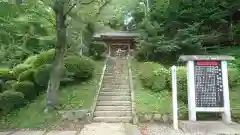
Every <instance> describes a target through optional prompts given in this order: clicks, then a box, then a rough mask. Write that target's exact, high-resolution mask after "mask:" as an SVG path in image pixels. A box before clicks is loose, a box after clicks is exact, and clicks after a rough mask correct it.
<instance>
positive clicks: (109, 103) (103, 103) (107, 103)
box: [97, 101, 131, 106]
mask: <svg viewBox="0 0 240 135" xmlns="http://www.w3.org/2000/svg"><path fill="white" fill-rule="evenodd" d="M126 105H129V106H130V105H131V101H98V102H97V106H126Z"/></svg>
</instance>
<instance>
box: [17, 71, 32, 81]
mask: <svg viewBox="0 0 240 135" xmlns="http://www.w3.org/2000/svg"><path fill="white" fill-rule="evenodd" d="M34 71H35V70H34V69H28V70H26V71H24V72H22V73H21V74H20V75H19V77H18V80H19V81H34V78H33V74H34Z"/></svg>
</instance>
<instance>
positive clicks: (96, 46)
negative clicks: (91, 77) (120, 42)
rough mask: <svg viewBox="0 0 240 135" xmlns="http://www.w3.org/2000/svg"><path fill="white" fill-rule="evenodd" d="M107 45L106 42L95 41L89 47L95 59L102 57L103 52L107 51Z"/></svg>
mask: <svg viewBox="0 0 240 135" xmlns="http://www.w3.org/2000/svg"><path fill="white" fill-rule="evenodd" d="M106 49H107V46H106V45H105V43H99V42H93V43H91V44H90V47H89V54H90V55H91V56H93V57H94V59H101V58H102V54H103V53H104V52H105V51H106Z"/></svg>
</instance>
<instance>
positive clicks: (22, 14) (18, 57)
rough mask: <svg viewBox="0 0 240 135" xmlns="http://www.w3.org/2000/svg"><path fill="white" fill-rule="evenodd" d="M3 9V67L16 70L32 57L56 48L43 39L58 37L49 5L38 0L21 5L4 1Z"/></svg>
mask: <svg viewBox="0 0 240 135" xmlns="http://www.w3.org/2000/svg"><path fill="white" fill-rule="evenodd" d="M29 7H34V8H29ZM0 10H1V11H0V12H1V13H0V18H1V20H0V23H1V24H2V25H1V26H0V29H1V31H0V37H1V40H0V45H1V48H0V50H1V51H0V52H1V53H0V60H1V61H0V64H4V65H6V66H10V67H13V66H15V65H17V64H19V63H21V62H22V61H23V60H24V59H25V58H26V57H28V56H30V55H33V54H37V53H39V52H40V51H43V50H47V49H50V48H51V47H53V44H50V43H48V42H46V41H45V40H44V39H43V37H45V36H49V35H52V34H54V28H53V25H52V24H51V22H49V21H48V20H51V19H52V20H54V16H53V14H52V13H51V12H49V11H47V10H46V5H44V4H42V3H41V2H40V3H39V2H37V1H35V0H33V1H29V0H27V1H24V4H21V5H15V4H9V3H7V2H1V3H0ZM45 18H48V19H47V20H46V19H45Z"/></svg>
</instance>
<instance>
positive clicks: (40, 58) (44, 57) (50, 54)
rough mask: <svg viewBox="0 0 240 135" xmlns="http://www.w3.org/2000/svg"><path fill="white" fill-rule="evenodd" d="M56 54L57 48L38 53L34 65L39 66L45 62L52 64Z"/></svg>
mask: <svg viewBox="0 0 240 135" xmlns="http://www.w3.org/2000/svg"><path fill="white" fill-rule="evenodd" d="M54 55H55V49H51V50H48V51H44V52H41V53H40V54H38V55H37V58H36V60H35V61H34V62H33V66H34V67H39V66H42V65H44V64H52V63H53V59H54Z"/></svg>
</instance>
